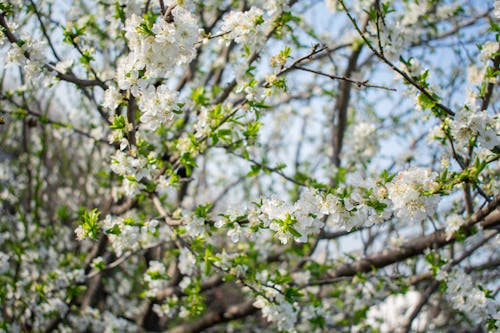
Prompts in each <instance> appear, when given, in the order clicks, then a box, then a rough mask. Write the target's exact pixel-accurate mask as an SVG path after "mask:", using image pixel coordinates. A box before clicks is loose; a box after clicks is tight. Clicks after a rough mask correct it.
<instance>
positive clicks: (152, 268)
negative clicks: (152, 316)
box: [144, 260, 168, 297]
mask: <svg viewBox="0 0 500 333" xmlns="http://www.w3.org/2000/svg"><path fill="white" fill-rule="evenodd" d="M144 282H146V283H147V285H148V290H147V292H146V296H147V297H156V295H158V292H160V291H161V290H163V289H165V287H167V284H168V275H167V270H166V268H165V265H163V263H161V262H159V261H156V260H153V261H151V262H150V263H149V268H148V270H147V271H146V274H144Z"/></svg>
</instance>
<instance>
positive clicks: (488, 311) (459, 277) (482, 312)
mask: <svg viewBox="0 0 500 333" xmlns="http://www.w3.org/2000/svg"><path fill="white" fill-rule="evenodd" d="M436 279H438V280H440V281H443V282H445V283H446V296H447V297H448V298H449V299H450V304H451V305H452V306H453V308H455V309H457V310H458V311H461V312H463V313H464V314H466V315H467V317H469V318H470V319H471V320H473V321H474V322H483V321H485V320H487V319H489V318H492V319H494V320H500V304H498V302H496V301H495V299H494V297H492V296H491V295H490V296H488V292H487V290H485V289H483V288H481V287H479V286H476V285H475V284H474V282H473V281H472V278H471V277H470V276H469V275H467V274H466V273H465V272H464V271H463V270H461V269H454V270H452V271H451V272H447V271H446V270H440V271H439V272H438V274H437V276H436Z"/></svg>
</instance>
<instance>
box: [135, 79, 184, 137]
mask: <svg viewBox="0 0 500 333" xmlns="http://www.w3.org/2000/svg"><path fill="white" fill-rule="evenodd" d="M137 104H138V106H139V108H140V110H141V111H142V115H141V123H142V128H144V129H148V130H151V131H155V130H156V129H158V127H160V125H166V124H168V123H169V122H170V121H171V120H172V119H173V118H174V115H175V114H174V113H173V111H180V110H179V106H178V105H179V99H178V94H177V92H175V91H172V90H170V89H168V87H167V86H166V85H163V84H162V85H160V86H159V87H158V88H155V87H154V86H149V87H148V88H146V89H143V90H142V91H141V92H140V93H139V94H138V96H137Z"/></svg>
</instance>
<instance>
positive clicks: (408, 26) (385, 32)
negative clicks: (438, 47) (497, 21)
mask: <svg viewBox="0 0 500 333" xmlns="http://www.w3.org/2000/svg"><path fill="white" fill-rule="evenodd" d="M360 2H363V1H360ZM403 5H404V9H403V10H401V12H398V14H395V15H387V16H386V18H385V24H383V25H382V24H378V25H377V23H376V21H374V20H370V22H369V24H368V31H369V32H370V35H371V36H372V39H373V43H374V45H380V46H381V48H382V50H383V52H384V55H385V56H386V57H387V58H388V59H390V60H396V59H397V58H398V57H399V55H400V54H401V52H402V50H404V49H405V48H407V47H408V46H410V45H411V44H415V43H418V42H419V41H420V40H421V39H422V38H425V37H424V36H428V35H429V34H435V31H432V30H431V29H429V26H430V25H432V23H433V22H432V20H435V21H437V22H439V21H440V20H444V19H446V18H449V17H452V16H453V15H454V13H456V12H457V10H459V8H460V6H459V5H458V4H456V3H450V4H444V5H441V6H437V7H436V8H434V6H433V4H432V2H431V1H419V2H412V1H408V2H405V3H404V4H403ZM369 6H370V5H369V4H365V5H364V6H363V5H361V6H360V7H361V8H368V7H369ZM433 10H435V13H434V15H432V16H429V15H428V13H429V12H430V11H433ZM427 20H429V21H430V22H426V21H427ZM426 23H428V24H426Z"/></svg>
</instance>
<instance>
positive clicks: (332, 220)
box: [216, 177, 423, 244]
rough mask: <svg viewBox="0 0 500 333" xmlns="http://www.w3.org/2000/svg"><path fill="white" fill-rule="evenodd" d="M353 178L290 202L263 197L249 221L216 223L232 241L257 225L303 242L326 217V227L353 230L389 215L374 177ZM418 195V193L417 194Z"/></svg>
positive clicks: (384, 193)
mask: <svg viewBox="0 0 500 333" xmlns="http://www.w3.org/2000/svg"><path fill="white" fill-rule="evenodd" d="M354 178H355V179H353V184H352V186H348V187H342V188H339V189H337V190H336V191H335V192H332V193H320V192H318V191H315V190H310V189H307V190H305V191H303V193H302V195H301V196H300V198H299V199H298V200H297V201H296V202H295V203H293V204H291V203H288V202H285V201H283V200H280V199H278V198H276V197H271V198H263V199H262V200H261V204H259V205H258V206H257V208H256V209H252V210H250V211H249V212H247V216H248V220H249V223H247V224H244V225H240V224H239V223H237V222H235V221H230V220H231V219H230V218H228V216H226V219H227V220H228V221H226V223H224V222H223V221H221V220H219V221H218V222H217V223H216V226H217V227H219V228H220V227H222V226H227V227H228V228H229V231H228V236H229V237H230V238H231V240H233V241H234V242H237V241H238V240H240V238H241V236H242V235H245V236H246V237H247V238H250V239H252V238H255V236H253V237H252V236H251V235H250V234H251V233H252V231H253V232H254V231H255V230H256V227H257V226H259V227H263V228H264V229H269V230H271V231H272V232H273V234H274V237H276V238H277V239H279V241H280V242H281V243H282V244H287V243H288V241H289V240H290V239H294V240H295V241H297V242H306V241H307V240H308V237H309V236H312V235H317V234H318V233H319V231H320V230H321V228H323V227H324V226H325V221H327V226H328V227H337V228H338V227H341V228H345V229H347V230H352V229H353V228H357V227H362V226H371V225H373V224H377V223H381V222H383V221H385V220H387V219H389V218H390V217H391V216H392V203H391V200H389V199H388V198H387V189H386V188H385V187H384V186H379V185H377V184H376V182H375V181H369V180H362V179H360V178H359V179H357V178H356V177H354ZM388 186H391V185H388ZM421 195H422V193H419V194H418V197H419V198H420V196H421ZM421 200H423V199H421ZM257 229H258V227H257Z"/></svg>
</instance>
